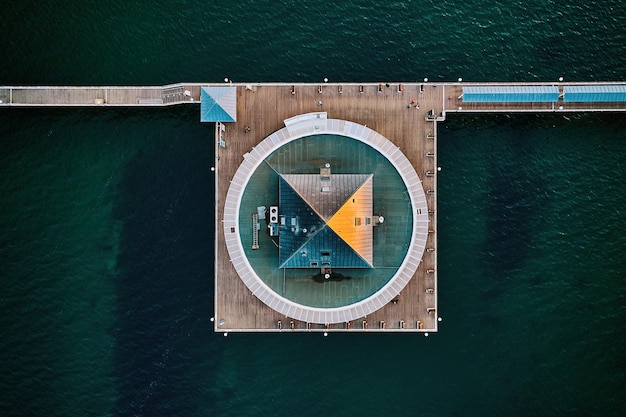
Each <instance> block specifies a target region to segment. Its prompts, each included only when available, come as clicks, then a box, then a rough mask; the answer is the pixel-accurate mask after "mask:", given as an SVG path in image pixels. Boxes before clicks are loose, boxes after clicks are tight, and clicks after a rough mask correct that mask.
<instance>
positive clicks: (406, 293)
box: [215, 83, 443, 332]
mask: <svg viewBox="0 0 626 417" xmlns="http://www.w3.org/2000/svg"><path fill="white" fill-rule="evenodd" d="M319 88H320V86H319V85H317V84H306V85H295V86H293V85H290V84H273V85H270V84H262V85H258V84H257V85H248V87H247V88H246V86H245V85H237V122H236V123H229V124H227V125H226V126H225V131H224V132H222V140H224V142H225V143H226V147H221V146H219V144H218V145H217V146H216V155H217V157H218V158H219V160H217V161H216V167H217V170H216V172H217V178H216V180H217V184H216V190H217V195H216V206H217V213H216V221H217V222H218V227H217V233H216V259H217V262H216V296H215V297H216V299H215V303H216V312H215V330H216V331H224V332H228V331H231V332H232V331H292V330H293V331H316V330H317V331H329V332H330V331H345V330H346V327H347V324H345V323H341V324H334V325H328V326H325V325H321V324H312V325H311V328H310V329H309V328H308V326H307V323H304V322H299V321H296V320H292V319H290V318H289V317H285V316H283V315H281V314H280V313H277V312H275V311H274V310H272V309H270V308H269V307H267V306H266V305H265V304H264V303H262V302H261V301H260V300H258V299H257V298H256V297H255V296H253V295H252V293H251V292H250V291H249V290H248V288H247V287H246V286H245V285H244V284H243V282H242V281H241V279H240V278H239V277H238V275H237V274H236V272H235V270H234V268H233V266H232V264H231V262H230V259H229V254H228V251H227V249H226V246H225V244H224V236H223V228H222V227H220V224H221V219H222V218H223V210H224V200H225V196H226V193H227V191H228V188H229V185H230V180H231V179H232V177H233V175H234V174H235V171H236V170H237V168H238V167H239V165H240V164H241V162H242V161H243V155H244V154H245V153H247V152H249V151H250V150H251V149H252V147H253V146H255V145H256V144H258V143H259V142H261V141H262V140H263V139H265V138H266V137H267V136H269V135H270V134H271V133H273V132H275V131H277V130H279V129H281V128H283V127H284V120H285V119H287V118H290V117H292V116H295V115H298V114H303V113H309V112H317V111H324V112H327V113H328V118H332V119H343V120H349V121H353V122H355V123H359V124H362V125H366V126H367V127H369V128H371V129H373V130H376V131H377V132H379V133H380V134H382V135H383V136H385V137H386V138H387V139H389V140H391V141H392V142H393V143H395V144H396V145H397V146H399V147H400V149H401V150H402V151H403V152H404V154H405V155H406V156H407V158H408V159H409V160H410V161H411V163H412V165H413V166H414V167H415V169H416V171H417V173H418V175H419V176H420V177H421V179H422V181H423V187H424V190H425V191H426V190H432V192H431V193H427V196H426V197H427V202H428V207H429V210H430V211H432V212H433V213H432V214H431V228H430V229H431V230H432V233H429V236H428V242H427V245H426V247H427V248H430V249H436V247H437V242H436V237H437V234H436V176H435V175H433V176H427V175H426V172H427V171H430V172H433V173H435V172H436V167H437V158H436V139H435V134H436V120H430V121H427V115H428V112H429V111H430V110H433V112H434V114H441V112H442V111H443V103H442V97H443V96H442V89H441V88H440V87H437V86H426V87H425V88H424V90H423V91H422V92H420V85H419V84H403V85H402V87H401V91H399V90H400V89H399V87H398V84H397V83H395V84H389V86H387V85H385V84H382V86H381V87H380V91H379V84H341V85H340V84H323V85H322V86H321V88H322V93H319ZM292 89H295V94H292V93H291V92H292ZM361 91H362V92H361ZM320 100H321V101H322V105H321V106H319V105H318V101H320ZM412 100H415V102H416V103H418V104H419V109H418V108H416V107H414V106H412V107H411V108H408V105H409V103H410V102H411V101H412ZM246 126H248V127H249V128H250V129H249V131H248V132H246V129H245V127H246ZM218 142H219V138H218ZM427 154H428V155H429V156H427ZM430 155H432V156H430ZM436 253H437V252H436V250H432V251H429V252H425V253H424V256H423V260H422V263H421V265H420V266H419V268H418V269H417V272H416V273H415V275H414V277H413V279H412V280H411V281H410V283H409V284H408V285H407V286H406V287H405V289H404V290H403V291H402V292H401V293H400V295H399V296H398V297H397V303H390V304H388V305H386V306H383V307H382V308H381V309H380V310H378V311H376V312H374V313H372V314H370V315H368V316H367V317H363V318H360V319H358V320H354V321H352V322H351V323H350V329H349V331H394V330H395V331H431V332H432V331H436V330H437V312H436V308H437V293H436V289H437V283H436V277H437V273H436V260H437V257H436ZM427 288H433V289H435V292H434V293H427V292H426V289H427ZM429 308H430V309H434V310H432V311H431V312H429V311H428V309H429ZM279 321H280V322H281V324H282V329H279V326H278V323H279ZM364 321H366V322H367V328H366V329H364V328H363V327H364V326H363V322H364ZM292 322H293V329H292ZM381 322H384V327H385V328H384V329H382V328H381V327H382V325H381ZM401 322H403V326H404V328H403V329H402V328H401ZM418 322H421V323H422V326H423V327H422V328H421V329H420V328H418ZM222 323H223V324H222Z"/></svg>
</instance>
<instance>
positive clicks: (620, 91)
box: [563, 85, 626, 103]
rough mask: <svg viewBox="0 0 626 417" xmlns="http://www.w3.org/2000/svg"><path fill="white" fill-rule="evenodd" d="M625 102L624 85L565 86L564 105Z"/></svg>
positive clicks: (625, 89)
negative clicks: (572, 103)
mask: <svg viewBox="0 0 626 417" xmlns="http://www.w3.org/2000/svg"><path fill="white" fill-rule="evenodd" d="M623 101H626V85H565V86H563V102H565V103H571V102H574V103H616V102H623Z"/></svg>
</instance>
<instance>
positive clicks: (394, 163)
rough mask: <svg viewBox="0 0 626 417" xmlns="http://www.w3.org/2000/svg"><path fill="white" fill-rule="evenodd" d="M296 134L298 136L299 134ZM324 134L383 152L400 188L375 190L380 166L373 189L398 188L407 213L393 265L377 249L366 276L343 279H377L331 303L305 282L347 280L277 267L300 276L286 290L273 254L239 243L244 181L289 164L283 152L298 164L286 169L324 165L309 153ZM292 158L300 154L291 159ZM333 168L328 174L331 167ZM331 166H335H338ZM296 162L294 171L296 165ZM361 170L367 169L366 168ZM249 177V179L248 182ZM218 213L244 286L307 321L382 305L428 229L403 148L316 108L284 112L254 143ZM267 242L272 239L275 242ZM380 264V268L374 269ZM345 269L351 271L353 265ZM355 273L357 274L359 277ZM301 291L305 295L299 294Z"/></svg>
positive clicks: (403, 278)
mask: <svg viewBox="0 0 626 417" xmlns="http://www.w3.org/2000/svg"><path fill="white" fill-rule="evenodd" d="M300 139H302V141H298V140H300ZM296 141H297V142H296ZM329 141H331V142H336V143H337V146H338V147H341V146H343V148H345V149H355V152H356V148H358V146H364V145H367V147H371V148H373V150H375V152H377V154H380V155H382V156H384V159H385V162H386V163H387V165H389V166H390V167H392V169H393V170H394V175H397V176H398V182H400V183H401V184H402V187H401V189H398V188H396V189H385V190H383V192H380V188H381V187H384V184H386V183H385V182H384V180H383V176H384V175H387V177H386V178H389V171H382V172H383V174H382V175H378V177H379V180H378V181H379V183H378V189H379V193H380V194H381V195H383V194H385V193H386V195H390V194H392V193H397V194H400V193H402V194H403V195H404V198H405V199H406V201H407V207H406V208H405V209H404V210H405V211H404V212H403V215H402V217H405V218H406V219H404V220H406V222H407V223H406V228H405V232H404V236H403V237H402V239H396V240H406V242H402V247H403V248H404V249H403V250H400V251H398V250H396V251H395V252H397V253H398V254H397V255H396V259H395V260H394V261H393V262H394V263H395V264H394V267H393V268H390V267H389V266H387V265H385V263H386V261H387V259H383V257H382V255H381V257H379V258H378V261H377V262H375V263H374V268H373V269H374V270H377V271H372V270H366V271H365V272H364V275H363V276H366V278H367V279H363V278H356V279H353V282H352V283H350V285H352V286H354V287H355V288H356V287H358V285H356V284H355V283H356V282H368V283H369V282H370V281H372V280H371V277H372V276H375V279H376V280H377V281H375V283H374V284H373V286H371V288H372V289H368V288H365V289H357V290H355V293H354V294H352V295H350V296H348V297H345V296H344V297H335V298H333V299H332V300H331V302H328V301H325V302H321V301H319V300H315V299H314V298H311V297H310V296H309V295H310V291H307V287H306V286H307V285H318V286H325V285H326V286H327V287H326V289H325V290H324V291H325V292H326V293H328V292H329V289H330V290H331V292H332V291H338V290H337V289H338V288H340V287H341V288H342V290H343V291H345V288H346V285H345V284H346V283H342V284H341V285H340V284H337V283H336V284H335V287H332V286H331V285H330V284H328V283H327V282H326V283H320V284H311V281H310V279H308V280H306V281H305V280H303V279H301V280H300V281H298V278H297V276H298V275H297V274H295V273H293V272H292V270H289V269H286V270H280V271H284V276H287V277H290V278H291V281H290V282H300V284H298V285H300V286H301V287H302V289H301V290H296V291H295V292H294V290H293V288H294V287H295V288H298V285H295V284H290V286H289V289H290V290H291V291H286V290H285V284H284V282H285V281H286V279H285V278H284V276H283V277H282V279H281V280H278V279H277V274H276V270H277V269H278V263H277V262H275V259H272V257H271V255H269V252H265V253H263V251H251V249H250V248H248V246H250V245H248V244H247V243H246V245H245V249H244V243H243V241H242V235H243V236H244V239H245V241H246V242H247V241H248V238H251V236H249V235H251V232H250V230H251V229H252V227H251V224H250V223H249V222H250V213H249V212H250V206H251V204H252V203H251V202H250V201H253V202H254V201H256V200H255V199H254V198H250V197H249V195H250V188H259V185H258V184H256V183H255V182H258V178H265V177H268V176H271V175H277V174H278V171H281V170H282V169H281V167H283V166H289V163H290V162H289V161H290V159H293V160H296V162H297V163H296V165H294V166H296V167H297V168H290V173H293V172H294V169H295V172H305V173H314V172H315V171H313V170H312V169H314V168H312V167H319V166H323V165H324V162H326V163H327V161H322V160H321V159H316V158H315V157H314V156H315V155H316V154H315V152H314V150H313V151H311V149H313V148H314V147H315V146H318V145H321V146H323V145H324V143H329ZM346 141H357V142H359V143H358V144H357V145H358V146H355V145H354V144H350V143H349V142H346ZM344 142H346V143H344ZM296 144H297V145H298V146H296ZM300 144H301V145H300ZM303 149H304V151H303ZM307 149H308V150H309V151H308V152H309V153H310V155H314V156H313V157H312V158H313V159H312V160H311V164H310V166H309V167H307V166H302V165H303V164H302V162H303V161H305V160H306V158H307V155H308V154H305V155H302V152H306V150H307ZM333 152H334V150H333V151H331V152H328V151H327V152H326V153H324V152H322V154H324V155H326V154H329V153H333ZM295 155H298V156H295ZM294 158H295V159H294ZM297 158H300V159H299V160H298V159H297ZM336 158H337V157H336V155H335V159H336ZM327 159H328V160H330V159H332V158H330V157H329V158H327ZM332 162H335V161H331V165H332ZM304 165H306V164H304ZM353 167H358V164H356V163H353ZM334 168H335V167H333V173H334V172H336V171H335V170H334ZM337 168H338V169H341V168H340V167H337ZM298 169H300V170H301V171H298ZM318 169H319V168H318ZM343 169H344V171H345V172H350V173H352V171H353V170H354V169H353V168H348V167H345V166H344V167H343ZM363 169H365V170H366V171H367V168H363ZM266 171H267V173H266ZM385 173H386V174H385ZM375 177H376V175H375ZM387 183H389V184H391V183H392V182H391V181H387ZM250 184H253V185H252V186H250ZM246 190H248V191H246ZM381 198H382V197H381ZM392 204H393V202H392V201H390V202H387V203H386V207H388V210H390V212H392V211H391V209H390V208H389V207H390V206H391V205H392ZM375 206H376V205H375ZM379 207H385V204H383V203H381V204H379ZM383 209H384V208H383ZM224 213H225V214H224V224H223V226H224V236H225V241H226V246H227V248H228V252H229V255H230V258H231V261H232V263H233V266H234V267H235V270H236V271H237V273H238V275H239V276H240V277H241V279H242V281H243V282H244V283H245V285H246V286H247V287H248V288H249V289H250V291H251V292H252V293H253V294H254V295H255V296H256V297H257V298H259V299H260V300H261V301H262V302H263V303H265V304H266V305H268V306H269V307H270V308H272V309H274V310H276V311H278V312H280V313H282V314H284V315H286V316H288V317H291V318H295V319H297V320H301V321H305V322H309V323H321V324H332V323H341V322H346V321H350V320H354V319H357V318H360V317H364V316H366V315H367V314H370V313H372V312H374V311H376V310H378V309H380V308H381V307H382V306H384V305H385V304H387V303H388V302H389V301H391V300H392V299H393V298H394V297H396V296H397V295H398V294H399V292H400V291H401V290H402V289H403V288H404V287H405V286H406V284H407V283H408V282H409V280H410V279H411V278H412V276H413V274H414V273H415V271H416V270H417V267H418V266H419V263H420V260H421V257H422V254H423V252H424V248H425V244H426V239H427V236H428V208H427V205H426V196H425V193H424V190H423V188H422V185H421V181H420V179H419V177H418V176H417V173H416V172H415V169H414V168H413V167H412V165H411V163H410V162H409V160H408V159H407V158H406V157H405V156H404V154H403V153H402V152H401V151H400V150H399V149H398V148H397V147H396V146H395V145H394V144H393V143H392V142H390V141H389V140H388V139H386V138H385V137H383V136H382V135H380V134H378V133H377V132H375V131H373V130H371V129H369V128H367V127H365V126H362V125H359V124H356V123H352V122H348V121H344V120H335V119H325V118H320V117H319V116H318V115H301V116H298V117H296V118H292V119H290V120H289V121H288V123H287V127H285V128H283V129H281V130H279V131H277V132H275V133H273V134H272V135H270V136H268V137H267V138H266V139H265V140H263V141H262V142H261V143H259V144H258V145H257V146H255V147H254V149H253V150H252V151H251V152H250V153H248V154H246V155H245V159H244V162H243V163H242V164H241V166H240V167H239V169H238V170H237V172H236V173H235V176H234V177H233V180H232V181H231V186H230V188H229V190H228V194H227V196H226V201H225V208H224ZM372 214H379V213H372ZM383 214H386V213H383ZM398 217H399V216H395V218H396V219H397V218H398ZM391 218H394V217H393V215H392V217H390V218H388V217H387V216H386V217H385V227H391V226H388V225H390V224H393V222H391V221H388V220H389V219H391ZM259 224H260V223H259ZM262 229H263V228H262ZM246 233H247V234H246ZM260 233H265V231H264V230H260ZM377 233H378V232H377ZM266 239H269V238H266ZM266 242H269V240H266ZM274 244H275V245H277V244H276V243H274ZM261 246H262V247H263V246H265V247H267V249H266V250H267V251H270V249H273V250H274V252H277V249H275V248H273V247H268V246H271V245H267V244H266V245H261ZM398 257H399V258H398ZM268 260H269V263H270V265H268V266H265V265H264V264H263V262H266V263H267V261H268ZM375 260H376V258H375ZM381 264H382V265H381ZM379 266H380V268H378V267H379ZM333 272H335V271H333ZM352 272H355V273H356V274H357V275H358V271H352ZM300 273H301V274H304V275H306V274H309V276H310V270H309V271H305V272H302V271H300ZM294 274H295V275H294ZM368 274H369V275H368ZM293 277H295V278H293ZM359 279H361V281H358V280H359ZM318 288H321V287H318ZM320 291H322V290H320ZM306 294H309V295H307V296H305V295H306Z"/></svg>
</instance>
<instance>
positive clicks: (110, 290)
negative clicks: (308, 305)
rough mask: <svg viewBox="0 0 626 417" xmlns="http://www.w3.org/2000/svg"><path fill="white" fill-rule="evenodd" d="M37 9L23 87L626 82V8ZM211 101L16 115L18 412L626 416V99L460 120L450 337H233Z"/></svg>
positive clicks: (12, 155) (3, 310) (445, 328)
mask: <svg viewBox="0 0 626 417" xmlns="http://www.w3.org/2000/svg"><path fill="white" fill-rule="evenodd" d="M14 3H15V4H11V5H5V6H4V8H3V13H2V14H3V19H0V29H2V35H1V36H0V47H1V50H2V51H3V54H2V57H3V59H2V66H1V67H0V84H6V85H17V84H90V85H91V84H96V85H97V84H163V83H170V82H177V81H207V82H208V81H210V82H215V81H219V80H221V79H222V78H223V77H225V76H228V77H230V78H232V79H234V80H235V81H273V80H279V81H310V82H316V81H319V80H321V79H322V78H323V77H329V78H330V79H331V81H342V80H346V81H380V80H383V81H384V80H401V81H415V80H420V79H422V78H423V77H429V78H430V79H432V80H455V79H456V78H457V77H459V76H462V77H463V78H464V79H465V80H477V81H483V80H522V81H533V80H553V79H556V78H557V77H558V76H564V77H565V78H566V79H567V80H577V81H588V80H624V79H625V77H626V58H625V57H626V54H625V52H626V48H625V47H624V45H625V44H626V32H625V31H624V30H623V27H624V21H625V19H626V3H623V2H618V1H608V2H598V1H591V2H582V1H572V2H569V4H567V5H565V4H561V3H559V2H555V1H538V2H517V1H515V2H513V1H506V2H501V3H499V4H497V5H494V4H493V2H487V1H478V0H471V1H465V2H452V1H440V2H430V1H404V2H380V1H360V2H356V1H344V2H320V1H310V0H309V1H298V2H296V1H284V2H270V1H256V2H252V1H241V2H223V1H222V2H199V1H193V2H192V1H187V2H186V1H171V2H167V3H164V4H160V5H156V4H148V3H146V2H137V1H124V2H122V1H119V0H106V1H101V2H96V1H84V2H71V1H48V2H43V4H42V2H34V1H22V2H14ZM198 111H199V110H198V109H196V108H193V107H184V108H183V107H179V108H168V109H149V110H128V109H93V110H84V109H83V110H81V109H3V110H0V127H1V128H0V145H1V146H2V150H1V151H0V266H1V268H0V283H1V284H2V287H1V291H0V332H1V336H2V337H0V375H1V376H0V392H2V395H0V415H3V416H24V415H32V416H76V415H80V416H85V415H98V416H102V415H120V416H121V415H141V416H173V415H180V416H207V415H233V416H235V415H236V416H242V415H260V414H267V415H284V416H294V415H311V416H319V415H345V416H354V415H417V416H485V415H498V416H500V415H506V416H511V415H512V416H528V415H534V416H543V415H545V416H554V415H568V416H598V415H602V416H621V415H624V413H625V412H626V388H625V387H626V374H625V373H626V351H625V350H624V346H626V336H624V333H623V328H624V325H625V324H626V300H625V298H626V260H625V259H626V257H625V256H624V253H626V237H625V236H624V232H625V231H626V220H625V217H626V215H625V210H624V206H625V205H626V189H625V187H624V185H623V183H624V178H626V162H625V161H626V146H625V145H626V121H625V120H624V115H623V114H603V115H602V114H597V115H573V114H572V115H567V117H563V115H558V116H557V115H544V116H529V115H518V116H505V115H500V116H471V115H465V116H459V115H451V116H449V117H448V120H447V121H446V122H445V123H443V124H442V125H441V126H440V130H439V132H440V136H439V162H440V165H441V166H442V167H443V170H442V172H441V174H440V177H439V187H440V188H439V209H440V212H439V213H440V216H439V232H440V236H439V239H440V240H439V244H440V245H439V249H440V250H439V262H440V265H439V279H440V282H439V289H440V305H439V307H440V314H441V315H442V316H443V317H444V321H443V322H442V323H441V327H440V332H439V333H438V334H432V335H431V336H430V337H428V338H424V337H423V336H421V335H415V336H411V335H408V336H407V335H362V334H347V335H345V334H344V335H341V334H331V335H330V336H329V337H328V338H323V337H321V336H320V335H235V334H232V335H230V336H229V337H228V338H224V337H222V336H221V335H215V334H213V333H212V330H211V326H210V323H209V322H208V318H209V317H211V316H212V315H213V306H212V304H213V288H212V287H213V277H212V270H213V259H212V257H213V248H212V247H211V242H212V241H213V230H212V229H213V224H212V219H213V182H212V181H213V180H212V175H211V172H210V170H209V169H208V168H209V167H210V166H211V164H212V162H211V161H212V149H213V137H212V135H213V129H212V126H209V125H202V124H200V123H199V122H198Z"/></svg>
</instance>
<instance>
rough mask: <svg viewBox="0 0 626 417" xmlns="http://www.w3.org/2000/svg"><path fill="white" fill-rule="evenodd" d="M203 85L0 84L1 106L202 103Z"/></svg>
mask: <svg viewBox="0 0 626 417" xmlns="http://www.w3.org/2000/svg"><path fill="white" fill-rule="evenodd" d="M200 89H201V84H171V85H165V86H156V87H153V86H143V87H141V86H139V87H67V86H64V87H0V101H1V103H0V107H3V106H16V107H25V106H27V107H38V106H45V107H48V106H51V107H54V106H69V107H71V106H81V107H83V106H94V107H98V106H168V105H174V104H186V103H190V104H193V103H199V102H200Z"/></svg>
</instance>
